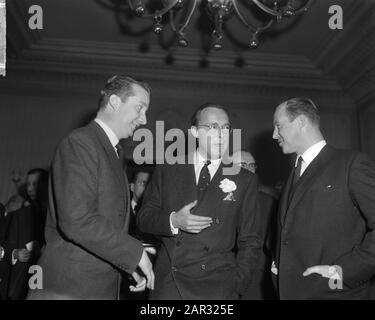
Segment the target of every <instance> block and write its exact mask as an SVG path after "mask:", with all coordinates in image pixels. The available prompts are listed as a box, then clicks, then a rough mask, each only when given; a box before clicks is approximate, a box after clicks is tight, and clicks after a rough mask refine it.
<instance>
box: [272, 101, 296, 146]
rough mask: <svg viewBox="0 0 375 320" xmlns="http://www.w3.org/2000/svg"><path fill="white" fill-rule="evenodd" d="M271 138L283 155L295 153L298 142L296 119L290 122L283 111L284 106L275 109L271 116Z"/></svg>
mask: <svg viewBox="0 0 375 320" xmlns="http://www.w3.org/2000/svg"><path fill="white" fill-rule="evenodd" d="M273 126H274V130H273V134H272V138H273V139H275V140H277V142H278V143H279V146H280V147H281V149H282V150H283V152H284V153H297V150H298V142H299V140H300V139H299V135H300V133H299V127H298V122H297V118H296V119H294V120H293V121H290V120H289V118H288V115H287V113H286V111H285V105H283V104H281V105H280V106H278V107H277V108H276V111H275V114H274V116H273Z"/></svg>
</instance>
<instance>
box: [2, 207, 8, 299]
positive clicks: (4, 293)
mask: <svg viewBox="0 0 375 320" xmlns="http://www.w3.org/2000/svg"><path fill="white" fill-rule="evenodd" d="M8 223H9V217H8V213H7V212H6V211H5V207H4V205H3V204H2V203H0V300H5V299H7V294H8V280H9V270H10V264H9V262H8V261H7V259H6V254H7V253H8V252H7V251H8V248H7V247H6V242H5V240H6V238H7V230H8Z"/></svg>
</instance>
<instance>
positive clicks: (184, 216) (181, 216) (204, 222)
mask: <svg viewBox="0 0 375 320" xmlns="http://www.w3.org/2000/svg"><path fill="white" fill-rule="evenodd" d="M196 204H197V200H195V201H193V202H191V203H189V204H187V205H186V206H184V207H182V208H181V209H180V210H178V211H177V212H175V213H172V216H171V221H172V225H173V227H175V228H178V229H181V230H184V231H186V232H191V233H199V232H201V231H202V230H204V229H206V228H208V227H209V226H211V223H212V218H210V217H202V216H197V215H194V214H191V213H190V210H191V209H192V208H194V207H195V206H196Z"/></svg>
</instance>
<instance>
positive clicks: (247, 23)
mask: <svg viewBox="0 0 375 320" xmlns="http://www.w3.org/2000/svg"><path fill="white" fill-rule="evenodd" d="M232 4H233V8H234V11H235V12H236V14H237V17H238V18H239V19H240V20H241V22H242V23H243V24H244V25H245V26H246V27H247V28H249V29H252V31H254V30H256V27H255V26H254V25H253V24H251V23H249V22H247V21H246V19H245V18H244V16H243V15H242V14H241V12H240V9H239V7H238V3H237V0H233V1H232Z"/></svg>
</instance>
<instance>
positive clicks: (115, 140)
mask: <svg viewBox="0 0 375 320" xmlns="http://www.w3.org/2000/svg"><path fill="white" fill-rule="evenodd" d="M94 121H95V122H96V123H97V124H98V125H99V126H100V127H101V128H102V129H103V130H104V132H105V134H106V135H107V137H108V139H109V141H110V142H111V145H112V146H113V148H115V149H116V146H117V144H118V143H119V141H120V140H119V138H117V136H116V134H115V133H114V132H113V130H112V129H111V128H110V127H109V126H108V125H106V124H105V123H104V122H103V121H102V120H100V119H99V118H95V120H94Z"/></svg>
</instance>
